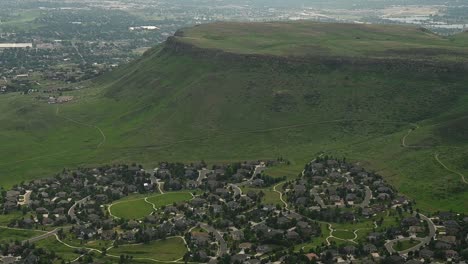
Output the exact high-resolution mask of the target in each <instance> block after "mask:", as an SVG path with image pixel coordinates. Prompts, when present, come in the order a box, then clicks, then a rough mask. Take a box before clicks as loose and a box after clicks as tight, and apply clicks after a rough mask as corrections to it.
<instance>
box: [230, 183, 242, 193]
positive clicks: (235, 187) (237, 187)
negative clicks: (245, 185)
mask: <svg viewBox="0 0 468 264" xmlns="http://www.w3.org/2000/svg"><path fill="white" fill-rule="evenodd" d="M228 186H230V187H232V190H233V191H234V196H237V195H240V196H242V189H241V188H239V186H237V185H235V184H232V183H230V184H229V185H228Z"/></svg>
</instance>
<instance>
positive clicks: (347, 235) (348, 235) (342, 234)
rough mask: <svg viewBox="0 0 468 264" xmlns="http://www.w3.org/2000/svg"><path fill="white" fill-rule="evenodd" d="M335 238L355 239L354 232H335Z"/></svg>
mask: <svg viewBox="0 0 468 264" xmlns="http://www.w3.org/2000/svg"><path fill="white" fill-rule="evenodd" d="M333 236H335V237H337V238H341V239H353V238H354V234H353V232H350V231H344V230H336V231H333Z"/></svg>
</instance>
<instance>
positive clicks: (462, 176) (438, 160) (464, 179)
mask: <svg viewBox="0 0 468 264" xmlns="http://www.w3.org/2000/svg"><path fill="white" fill-rule="evenodd" d="M434 158H435V160H436V161H437V162H438V163H439V164H440V165H441V166H442V167H443V168H444V169H445V170H447V171H449V172H451V173H453V174H456V175H458V176H460V177H461V180H462V182H463V183H465V184H468V181H466V178H465V175H463V174H462V173H461V172H458V171H455V170H452V169H450V168H449V167H447V165H445V163H443V162H442V161H441V160H440V158H439V153H435V154H434Z"/></svg>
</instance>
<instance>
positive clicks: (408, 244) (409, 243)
mask: <svg viewBox="0 0 468 264" xmlns="http://www.w3.org/2000/svg"><path fill="white" fill-rule="evenodd" d="M419 243H421V242H419V241H417V240H405V241H402V242H398V243H397V244H395V246H394V249H395V250H396V251H402V250H407V249H409V248H412V247H414V246H416V245H418V244H419Z"/></svg>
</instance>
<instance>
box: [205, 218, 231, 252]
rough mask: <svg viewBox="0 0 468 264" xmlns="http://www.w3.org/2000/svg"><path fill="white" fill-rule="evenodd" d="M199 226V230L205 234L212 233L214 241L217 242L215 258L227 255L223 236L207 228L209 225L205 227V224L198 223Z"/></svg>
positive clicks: (210, 227)
mask: <svg viewBox="0 0 468 264" xmlns="http://www.w3.org/2000/svg"><path fill="white" fill-rule="evenodd" d="M199 224H200V227H201V228H203V229H205V230H206V231H207V232H209V233H213V234H214V235H215V239H216V241H218V244H219V249H218V253H217V254H216V256H217V257H221V256H223V255H224V254H227V251H228V250H227V243H226V241H225V240H224V238H223V235H221V233H220V232H219V231H218V230H216V229H215V228H214V227H212V226H209V225H207V224H205V223H199Z"/></svg>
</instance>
